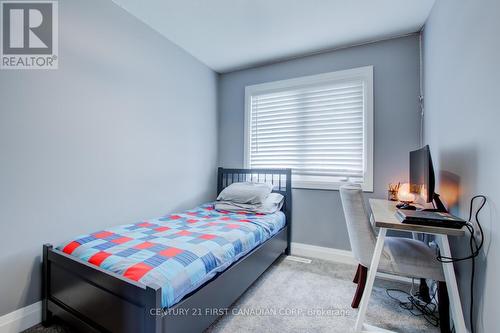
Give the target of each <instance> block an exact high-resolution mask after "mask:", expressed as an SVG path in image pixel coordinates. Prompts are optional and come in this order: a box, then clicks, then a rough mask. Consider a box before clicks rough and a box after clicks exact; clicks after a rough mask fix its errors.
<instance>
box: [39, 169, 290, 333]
mask: <svg viewBox="0 0 500 333" xmlns="http://www.w3.org/2000/svg"><path fill="white" fill-rule="evenodd" d="M247 180H253V181H264V182H272V183H273V184H274V185H275V190H274V191H275V192H279V193H281V194H283V195H284V196H285V203H284V205H283V208H282V210H283V212H284V213H285V216H286V226H285V227H284V228H283V229H281V231H279V232H278V233H277V234H275V235H274V236H273V237H271V238H270V239H268V240H267V241H265V242H264V243H262V244H260V245H259V246H257V247H256V248H254V249H253V250H252V251H251V252H250V253H248V254H246V255H245V256H244V257H242V258H241V259H239V260H238V261H236V262H235V263H233V264H232V265H231V266H230V267H228V268H227V269H226V270H225V271H223V272H221V273H219V274H217V275H216V276H215V277H214V278H213V279H211V280H210V281H208V282H207V283H205V284H204V285H202V286H201V287H199V288H198V289H197V290H195V291H193V292H192V293H190V294H189V295H187V296H185V297H184V298H183V299H182V300H181V301H180V302H179V303H177V304H175V305H174V306H172V307H170V308H168V309H162V308H161V288H160V287H159V286H145V285H143V284H141V283H137V282H134V281H131V280H128V279H125V278H124V277H122V276H120V275H118V274H114V273H112V272H109V271H105V270H103V269H101V268H100V267H97V266H94V265H91V264H89V263H87V262H85V261H82V260H80V259H78V258H76V257H73V256H70V255H67V254H66V253H64V252H61V251H59V250H57V249H54V248H53V247H52V245H50V244H46V245H44V246H43V290H42V292H43V300H42V323H43V324H44V325H50V324H51V322H52V321H53V320H54V319H56V318H57V319H60V320H62V321H64V322H65V323H68V324H69V325H70V326H71V327H72V328H73V329H75V330H77V331H82V332H119V333H140V332H144V333H146V332H147V333H160V332H167V333H181V332H189V333H194V332H202V331H203V330H204V329H206V328H207V327H208V326H210V324H212V323H213V322H214V321H215V320H216V319H217V318H218V317H219V316H220V314H221V312H220V311H221V310H222V311H223V310H224V309H227V308H228V307H229V306H230V305H231V304H233V303H234V302H235V301H236V300H237V299H238V298H239V297H240V296H241V295H242V294H243V293H244V292H245V291H246V290H247V289H248V288H249V287H250V286H251V285H252V284H253V283H254V282H255V280H257V279H258V278H259V276H260V275H261V274H262V273H264V272H265V271H266V270H267V269H268V268H269V267H270V266H271V265H272V264H273V262H274V261H275V260H276V259H278V258H279V257H280V256H281V255H282V254H283V253H285V254H289V253H290V241H291V237H290V236H291V234H290V233H291V221H292V189H291V170H290V169H223V168H219V169H218V177H217V194H219V193H220V192H221V191H222V189H224V188H225V187H227V186H228V185H230V184H231V183H233V182H240V181H247ZM159 314H160V315H159Z"/></svg>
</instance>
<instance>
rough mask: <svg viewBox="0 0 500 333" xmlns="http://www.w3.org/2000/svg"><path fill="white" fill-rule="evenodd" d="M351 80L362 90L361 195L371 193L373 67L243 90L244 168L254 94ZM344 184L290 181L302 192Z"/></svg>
mask: <svg viewBox="0 0 500 333" xmlns="http://www.w3.org/2000/svg"><path fill="white" fill-rule="evenodd" d="M353 78H359V79H361V80H362V81H363V84H364V86H365V91H366V94H365V98H364V111H365V114H364V131H363V133H364V138H363V148H364V150H363V151H364V152H365V156H364V163H365V165H364V170H365V173H364V175H363V179H364V182H363V184H362V188H363V191H365V192H373V140H374V137H373V132H374V131H373V66H365V67H358V68H353V69H347V70H341V71H335V72H329V73H324V74H319V75H310V76H303V77H299V78H294V79H288V80H281V81H274V82H267V83H262V84H256V85H251V86H247V87H245V131H244V135H245V140H244V159H243V160H244V165H245V167H246V168H248V167H249V166H250V165H249V160H250V158H249V154H250V150H249V147H250V131H249V124H250V111H251V110H250V109H251V106H250V102H251V97H252V96H253V95H255V94H260V93H270V92H273V91H279V90H282V89H286V88H291V87H297V86H301V85H311V84H317V83H322V82H331V81H338V82H341V81H343V80H352V79H353ZM342 184H343V182H327V181H306V180H297V179H296V180H294V179H293V177H292V187H293V188H305V189H321V190H338V189H339V187H340V186H341V185H342Z"/></svg>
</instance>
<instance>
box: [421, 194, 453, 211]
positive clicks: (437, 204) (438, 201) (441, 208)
mask: <svg viewBox="0 0 500 333" xmlns="http://www.w3.org/2000/svg"><path fill="white" fill-rule="evenodd" d="M432 199H433V201H434V205H435V207H436V208H429V209H424V211H426V212H439V213H448V210H447V209H446V207H445V206H444V204H443V202H442V201H441V199H440V198H439V194H437V193H434V194H433V195H432Z"/></svg>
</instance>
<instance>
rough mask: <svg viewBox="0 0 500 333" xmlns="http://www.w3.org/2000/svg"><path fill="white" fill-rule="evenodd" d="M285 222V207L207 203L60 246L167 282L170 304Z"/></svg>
mask: <svg viewBox="0 0 500 333" xmlns="http://www.w3.org/2000/svg"><path fill="white" fill-rule="evenodd" d="M284 225H285V216H284V214H283V213H282V212H277V213H274V214H266V215H262V214H245V213H229V212H223V211H222V212H221V211H216V210H215V209H214V208H213V204H211V203H210V204H204V205H201V206H199V207H197V208H195V209H191V210H188V211H186V212H184V213H181V214H170V215H167V216H163V217H160V218H157V219H148V220H144V221H141V222H139V223H135V224H128V225H121V226H117V227H112V228H108V229H105V230H101V231H99V232H95V233H92V234H89V235H83V236H80V237H78V238H76V239H74V240H72V241H69V242H66V243H64V244H62V245H61V246H59V247H58V249H59V250H61V251H63V252H65V253H67V254H70V255H72V256H75V257H78V258H80V259H82V260H84V261H87V262H89V263H91V264H94V265H96V266H99V267H101V268H103V269H106V270H109V271H111V272H114V273H117V274H120V275H122V276H124V277H126V278H128V279H131V280H134V281H139V282H141V283H143V284H145V285H151V284H155V285H158V286H161V287H162V305H163V306H164V307H170V306H172V305H174V304H175V303H177V302H178V301H180V300H181V299H182V298H183V297H184V296H185V295H186V294H188V293H190V292H191V291H193V290H195V289H196V288H197V287H199V286H200V285H202V284H203V283H205V282H206V281H208V280H209V279H211V278H212V277H213V276H214V275H215V274H216V273H217V272H220V271H223V270H224V269H226V268H227V267H228V266H229V265H231V264H232V263H233V262H235V261H236V260H238V259H239V258H240V257H242V256H243V255H245V254H246V253H248V252H250V251H251V250H252V249H253V248H255V247H256V246H257V245H259V244H260V243H262V242H264V241H265V240H267V239H269V238H270V237H271V236H272V235H274V234H276V233H277V232H278V231H279V230H280V229H282V228H283V227H284Z"/></svg>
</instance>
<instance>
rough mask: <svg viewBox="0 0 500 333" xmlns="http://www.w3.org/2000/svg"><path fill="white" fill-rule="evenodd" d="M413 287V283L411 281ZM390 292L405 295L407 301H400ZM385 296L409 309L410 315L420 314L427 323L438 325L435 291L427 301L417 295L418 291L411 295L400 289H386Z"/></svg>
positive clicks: (417, 315)
mask: <svg viewBox="0 0 500 333" xmlns="http://www.w3.org/2000/svg"><path fill="white" fill-rule="evenodd" d="M412 289H413V283H412ZM391 292H392V293H394V292H398V293H402V294H404V295H406V298H407V300H408V301H402V300H400V299H399V298H398V297H395V296H393V295H391ZM386 293H387V296H389V297H390V298H392V299H393V300H396V301H398V302H399V306H400V307H401V308H402V309H404V310H407V311H409V312H410V313H411V314H412V315H414V316H416V317H420V316H422V317H423V318H424V319H425V320H426V321H427V322H428V323H429V324H431V325H432V326H435V327H437V326H439V317H438V316H436V309H437V306H436V303H437V301H436V292H434V294H433V295H432V297H431V299H430V301H429V302H424V301H422V300H421V299H420V298H419V297H418V296H419V295H418V293H416V294H415V295H413V293H412V292H410V293H408V292H406V291H404V290H401V289H386Z"/></svg>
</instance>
